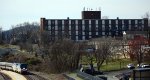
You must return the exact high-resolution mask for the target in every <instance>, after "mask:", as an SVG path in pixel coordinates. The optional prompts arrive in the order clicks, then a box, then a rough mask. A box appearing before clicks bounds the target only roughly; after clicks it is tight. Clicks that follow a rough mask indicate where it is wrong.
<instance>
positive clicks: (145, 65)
mask: <svg viewBox="0 0 150 80" xmlns="http://www.w3.org/2000/svg"><path fill="white" fill-rule="evenodd" d="M137 67H138V68H150V65H149V64H145V63H141V65H139V64H137Z"/></svg>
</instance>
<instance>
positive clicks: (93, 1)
mask: <svg viewBox="0 0 150 80" xmlns="http://www.w3.org/2000/svg"><path fill="white" fill-rule="evenodd" d="M84 7H86V8H92V9H93V10H96V8H97V9H98V8H99V7H101V11H102V16H109V18H116V17H119V18H122V19H123V18H141V16H143V15H144V14H145V13H146V12H150V0H0V27H2V28H3V30H8V29H10V28H11V25H16V24H19V23H23V22H39V21H40V18H41V17H45V18H47V19H55V18H56V19H62V18H64V19H66V18H67V17H70V18H73V19H76V18H78V19H80V18H81V11H82V10H83V8H84Z"/></svg>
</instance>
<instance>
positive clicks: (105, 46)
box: [94, 38, 113, 70]
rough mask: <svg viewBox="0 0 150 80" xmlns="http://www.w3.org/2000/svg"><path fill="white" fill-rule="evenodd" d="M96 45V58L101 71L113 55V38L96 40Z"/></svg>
mask: <svg viewBox="0 0 150 80" xmlns="http://www.w3.org/2000/svg"><path fill="white" fill-rule="evenodd" d="M94 43H95V45H96V52H95V58H96V63H97V68H98V70H100V67H101V66H102V64H103V63H104V61H105V60H107V59H108V58H109V57H110V55H111V48H112V47H113V46H112V39H111V38H101V39H96V40H94Z"/></svg>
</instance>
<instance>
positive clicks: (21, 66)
mask: <svg viewBox="0 0 150 80" xmlns="http://www.w3.org/2000/svg"><path fill="white" fill-rule="evenodd" d="M0 68H1V69H4V70H10V71H14V72H18V73H21V74H23V73H27V64H25V63H10V62H0Z"/></svg>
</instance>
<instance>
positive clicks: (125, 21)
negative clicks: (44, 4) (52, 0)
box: [46, 19, 147, 25]
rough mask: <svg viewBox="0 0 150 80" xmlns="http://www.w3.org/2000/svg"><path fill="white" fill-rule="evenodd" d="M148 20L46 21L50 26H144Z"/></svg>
mask: <svg viewBox="0 0 150 80" xmlns="http://www.w3.org/2000/svg"><path fill="white" fill-rule="evenodd" d="M145 21H147V20H144V19H137V20H136V19H133V20H46V24H48V25H59V24H62V25H65V24H68V25H71V24H74V25H77V24H83V25H84V24H97V25H98V24H127V25H128V24H138V25H140V24H141V25H142V24H144V22H145Z"/></svg>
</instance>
